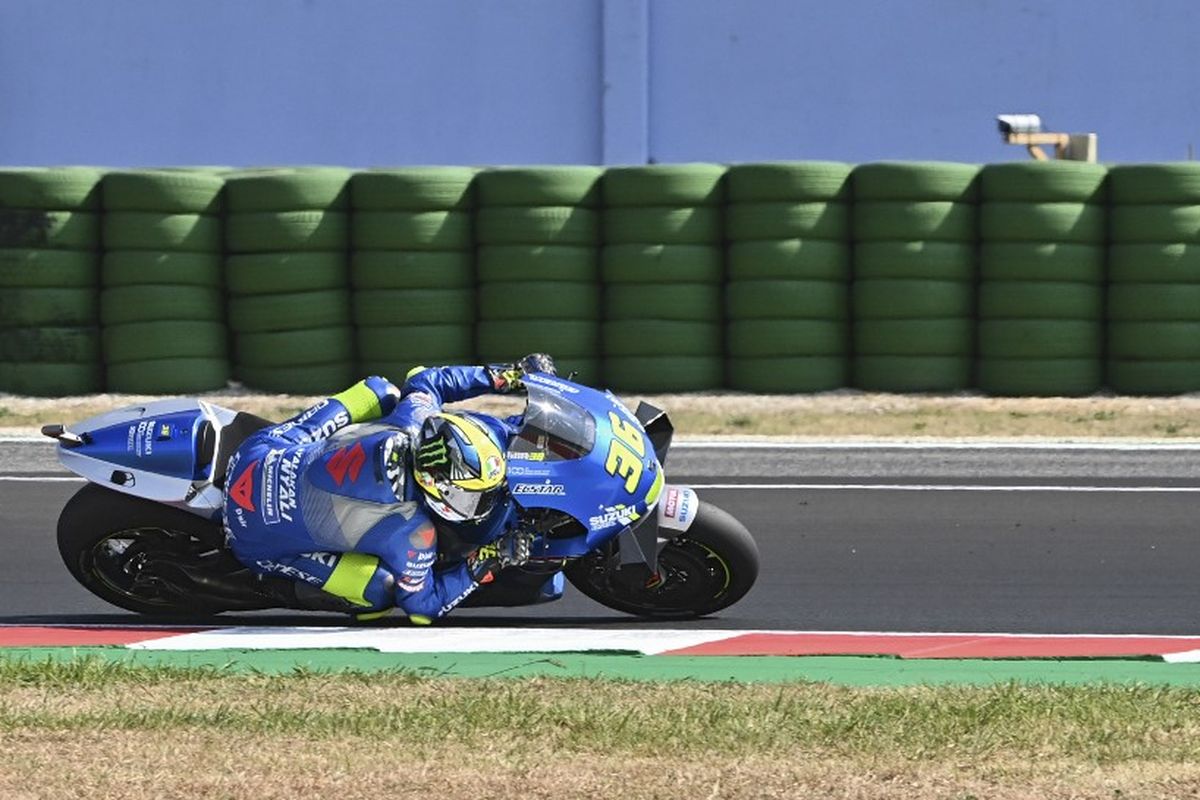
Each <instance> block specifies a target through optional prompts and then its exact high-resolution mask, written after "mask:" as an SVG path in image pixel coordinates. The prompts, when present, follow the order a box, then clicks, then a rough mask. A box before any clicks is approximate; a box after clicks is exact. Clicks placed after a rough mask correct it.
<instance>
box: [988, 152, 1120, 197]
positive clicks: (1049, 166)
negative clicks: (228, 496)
mask: <svg viewBox="0 0 1200 800" xmlns="http://www.w3.org/2000/svg"><path fill="white" fill-rule="evenodd" d="M1107 175H1108V169H1107V168H1106V167H1104V166H1103V165H1101V164H1088V163H1085V162H1081V161H1015V162H1012V163H1008V164H988V165H986V166H984V167H983V169H981V170H980V172H979V178H980V195H981V197H982V199H983V200H984V202H985V204H986V203H987V202H990V201H1006V202H1018V203H1025V202H1031V201H1032V202H1038V203H1057V202H1068V203H1070V202H1079V203H1102V202H1104V199H1105V177H1106V176H1107Z"/></svg>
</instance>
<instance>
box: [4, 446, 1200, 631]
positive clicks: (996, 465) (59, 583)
mask: <svg viewBox="0 0 1200 800" xmlns="http://www.w3.org/2000/svg"><path fill="white" fill-rule="evenodd" d="M668 475H669V476H670V480H671V481H672V482H676V483H691V484H695V485H699V486H700V487H711V488H701V489H700V494H701V497H702V499H703V500H705V501H707V502H712V503H715V504H717V505H719V506H721V507H723V508H725V509H726V510H727V511H729V512H731V513H733V514H734V515H735V516H737V517H738V518H739V519H741V520H742V521H743V522H744V523H745V524H746V525H747V527H748V528H749V529H750V530H751V532H752V533H753V534H754V535H755V537H756V539H757V541H758V544H759V548H760V551H761V555H762V572H761V574H760V577H759V580H758V583H757V584H756V586H755V588H754V589H753V590H752V591H751V593H750V594H749V595H748V596H747V597H746V598H745V599H744V600H742V601H741V602H740V603H738V604H737V605H735V606H733V607H732V608H730V609H727V610H725V611H724V612H722V613H721V614H720V615H718V616H715V617H711V618H708V619H704V620H699V621H696V622H694V623H682V624H681V623H670V625H671V627H680V626H681V625H687V624H692V625H695V626H697V627H705V628H713V627H719V628H739V629H785V630H843V631H971V632H976V631H977V632H993V631H1002V632H1029V633H1148V634H1150V633H1154V634H1198V633H1200V445H1183V446H1171V445H1161V446H1160V445H1137V446H1117V447H1115V448H1114V447H1109V446H1102V445H1075V446H1056V445H1036V446H984V447H982V448H981V447H980V446H977V445H969V444H939V445H916V444H912V445H878V444H849V445H846V444H841V445H827V446H826V445H809V446H803V445H802V446H772V445H764V444H751V445H723V446H698V445H691V446H688V447H682V446H681V447H677V448H676V449H675V450H674V451H673V452H672V454H671V458H670V461H669V462H668ZM65 476H66V473H64V472H62V471H61V469H60V468H59V467H58V466H57V464H56V462H55V461H54V460H53V455H52V448H50V447H48V446H46V445H44V444H41V443H36V444H35V443H27V442H12V441H0V623H10V624H11V623H21V624H69V623H88V624H98V623H104V624H121V625H128V624H140V623H145V622H148V621H154V622H158V620H147V619H146V618H143V617H138V616H136V615H132V614H128V613H126V612H123V611H121V610H120V609H115V608H113V607H112V606H109V605H108V604H106V603H104V602H103V601H101V600H99V599H97V598H95V597H93V596H92V595H90V594H89V593H88V592H87V591H86V590H84V589H83V588H81V587H79V586H78V585H76V584H75V583H74V581H73V580H72V579H71V578H70V576H69V575H68V573H67V572H66V570H65V568H64V567H63V566H62V563H61V561H60V559H59V556H58V551H57V549H56V546H55V542H54V526H55V520H56V518H57V515H58V512H59V510H60V509H61V508H62V505H63V504H64V503H65V502H66V500H67V498H68V497H70V495H71V494H72V493H73V492H75V491H76V490H77V489H78V488H79V487H80V486H81V485H82V484H81V483H75V482H70V481H69V480H65V479H64V478H65ZM173 621H175V622H192V623H209V624H213V623H216V624H222V625H229V624H239V623H241V624H245V623H253V624H280V625H300V624H304V625H314V624H331V625H336V624H344V620H343V619H342V618H340V617H337V616H332V615H318V614H296V613H287V614H239V615H235V614H225V615H221V616H219V617H216V618H212V617H209V618H194V619H189V620H173ZM521 623H528V624H537V625H539V626H545V625H570V626H646V625H653V624H654V623H646V622H639V621H638V620H636V619H634V618H631V617H628V616H625V615H622V614H619V613H616V612H612V611H609V610H607V609H605V608H603V607H602V606H599V605H597V604H596V603H594V602H592V601H591V600H589V599H587V598H585V597H583V596H581V595H580V594H578V593H577V592H574V591H573V590H571V589H568V594H567V596H566V597H565V598H564V599H563V600H561V601H559V602H557V603H552V604H548V605H545V606H538V607H532V608H524V609H511V610H509V609H504V610H501V609H466V610H461V611H459V612H456V613H455V614H454V615H452V616H451V617H450V618H448V619H446V620H444V621H443V622H442V623H441V624H446V625H454V626H483V625H513V624H521Z"/></svg>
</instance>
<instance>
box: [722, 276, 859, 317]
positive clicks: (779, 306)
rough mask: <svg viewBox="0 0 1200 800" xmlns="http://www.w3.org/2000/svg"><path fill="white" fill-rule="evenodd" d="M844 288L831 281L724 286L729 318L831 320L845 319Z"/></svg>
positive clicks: (846, 309) (747, 283)
mask: <svg viewBox="0 0 1200 800" xmlns="http://www.w3.org/2000/svg"><path fill="white" fill-rule="evenodd" d="M848 294H849V292H848V289H847V287H846V285H845V284H844V283H835V282H833V281H742V282H738V283H731V284H729V286H728V287H726V294H725V308H726V312H727V313H728V315H729V318H730V319H738V320H746V319H832V320H842V319H847V318H848V317H849V306H848V297H847V296H848Z"/></svg>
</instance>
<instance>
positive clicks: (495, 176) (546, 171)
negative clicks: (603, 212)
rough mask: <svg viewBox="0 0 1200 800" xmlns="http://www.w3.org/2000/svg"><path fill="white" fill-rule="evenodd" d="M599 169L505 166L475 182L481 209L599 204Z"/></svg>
mask: <svg viewBox="0 0 1200 800" xmlns="http://www.w3.org/2000/svg"><path fill="white" fill-rule="evenodd" d="M603 174H604V170H602V169H601V168H600V167H585V166H564V167H508V168H502V169H489V170H484V171H483V172H480V173H479V175H478V177H477V178H476V179H475V185H476V187H477V190H478V192H479V204H480V205H481V206H485V207H486V206H587V207H593V206H598V205H599V204H600V179H601V177H602V176H603Z"/></svg>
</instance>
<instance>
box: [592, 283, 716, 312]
mask: <svg viewBox="0 0 1200 800" xmlns="http://www.w3.org/2000/svg"><path fill="white" fill-rule="evenodd" d="M604 318H605V319H607V320H637V319H647V318H649V319H666V320H685V321H686V320H692V321H696V322H705V321H709V322H716V321H720V319H721V287H720V286H719V285H718V284H712V283H631V284H619V283H615V284H610V285H609V286H607V287H606V288H605V290H604Z"/></svg>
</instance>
